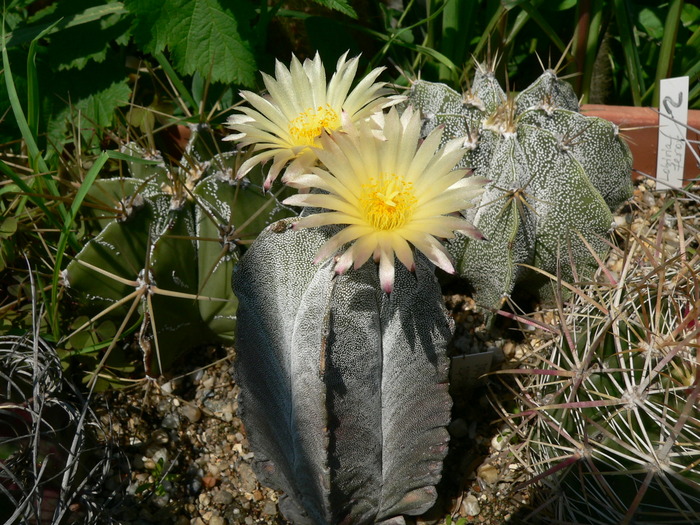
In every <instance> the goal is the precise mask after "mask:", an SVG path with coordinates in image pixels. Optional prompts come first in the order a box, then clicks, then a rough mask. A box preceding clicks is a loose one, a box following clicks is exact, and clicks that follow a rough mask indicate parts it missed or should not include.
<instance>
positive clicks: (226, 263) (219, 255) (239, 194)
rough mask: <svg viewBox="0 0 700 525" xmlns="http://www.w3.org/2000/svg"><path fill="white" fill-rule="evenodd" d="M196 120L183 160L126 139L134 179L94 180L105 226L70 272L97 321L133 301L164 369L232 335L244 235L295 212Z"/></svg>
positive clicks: (148, 361) (118, 315) (121, 315)
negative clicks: (244, 178) (169, 159)
mask: <svg viewBox="0 0 700 525" xmlns="http://www.w3.org/2000/svg"><path fill="white" fill-rule="evenodd" d="M206 132H207V129H206V128H203V129H198V128H195V129H194V130H193V133H192V137H191V140H190V143H189V145H188V147H187V150H186V152H185V156H184V157H183V159H182V160H181V162H180V165H179V166H178V167H176V168H170V167H167V166H166V165H165V163H164V162H163V160H162V158H161V157H160V155H159V154H156V155H147V154H146V153H145V152H144V151H143V150H142V149H140V148H139V147H138V146H136V145H135V144H133V143H132V144H130V145H128V146H126V147H125V153H127V154H128V156H129V158H130V159H131V160H130V161H129V168H130V172H131V176H130V177H121V178H116V179H103V180H98V181H96V182H95V184H94V185H93V186H92V187H91V188H90V191H89V196H90V197H91V198H92V200H93V201H95V202H105V201H106V202H107V204H106V205H102V206H101V208H102V210H99V209H98V211H97V220H98V221H99V223H100V225H101V226H102V227H103V230H102V231H101V232H100V233H99V234H98V235H97V237H95V238H94V239H93V240H91V241H90V242H89V243H88V244H87V245H86V246H85V248H84V249H83V250H82V251H81V252H80V253H78V255H77V256H76V257H75V259H74V260H73V261H72V262H71V263H70V264H69V265H68V268H67V270H66V272H65V274H64V277H65V283H66V285H67V286H68V288H69V291H70V292H71V293H72V295H73V297H74V298H76V299H77V300H79V301H80V303H81V304H82V305H83V306H84V307H85V309H86V310H87V312H88V313H89V314H91V315H93V319H92V320H93V321H94V320H96V319H99V318H101V317H103V316H109V317H111V318H113V319H115V322H117V323H119V324H121V323H122V322H126V321H128V319H126V321H124V319H125V318H127V317H128V316H129V315H130V312H133V310H134V308H135V306H138V307H139V311H140V313H141V315H142V316H143V318H142V319H143V320H142V323H141V327H140V336H139V343H140V345H141V348H142V350H143V351H144V354H145V355H144V364H145V368H146V373H147V374H149V375H151V374H157V373H160V372H162V371H164V370H166V369H167V368H168V367H169V366H170V365H171V363H172V362H173V360H174V359H175V358H177V357H178V356H179V355H180V354H181V353H182V352H183V351H184V350H186V349H187V348H190V347H193V346H196V345H200V344H203V343H207V342H215V341H232V340H233V333H234V328H235V311H236V299H235V296H234V295H233V292H232V291H231V290H230V286H229V280H230V274H231V271H232V269H233V265H234V264H235V263H236V261H237V260H238V256H239V242H240V240H241V239H242V238H245V237H247V236H250V237H252V236H253V235H252V233H253V232H256V233H257V232H259V231H260V230H262V229H263V228H264V227H265V226H266V225H267V224H269V222H270V221H271V220H276V219H279V218H281V217H284V216H287V215H289V213H288V212H287V211H285V210H284V209H282V208H281V207H279V206H278V205H277V201H276V198H275V196H274V195H267V196H265V195H263V194H262V192H261V190H260V188H255V187H254V186H253V185H251V184H250V183H248V182H245V183H244V182H236V181H234V178H233V173H234V169H235V167H236V164H237V162H238V158H237V155H235V154H216V155H212V154H211V153H208V156H207V153H206V152H208V151H210V149H211V148H209V147H205V146H206V142H205V139H206V137H207V133H206Z"/></svg>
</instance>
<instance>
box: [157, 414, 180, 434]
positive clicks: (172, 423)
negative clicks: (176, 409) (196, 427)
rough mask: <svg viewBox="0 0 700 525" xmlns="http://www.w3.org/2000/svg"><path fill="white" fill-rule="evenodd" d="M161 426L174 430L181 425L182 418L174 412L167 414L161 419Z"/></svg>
mask: <svg viewBox="0 0 700 525" xmlns="http://www.w3.org/2000/svg"><path fill="white" fill-rule="evenodd" d="M160 426H162V427H163V428H169V429H173V430H174V429H176V428H178V427H179V426H180V418H179V417H178V416H177V414H174V413H171V414H167V415H166V416H165V417H164V418H163V421H161V423H160Z"/></svg>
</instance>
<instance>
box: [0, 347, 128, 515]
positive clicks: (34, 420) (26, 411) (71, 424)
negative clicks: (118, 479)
mask: <svg viewBox="0 0 700 525" xmlns="http://www.w3.org/2000/svg"><path fill="white" fill-rule="evenodd" d="M0 392H1V394H0V521H2V522H3V523H13V524H18V525H28V524H34V523H56V524H58V523H85V524H87V523H111V520H110V519H109V517H108V516H106V515H107V514H109V512H110V509H107V508H105V507H104V502H99V503H98V502H97V501H96V498H94V494H93V491H95V490H96V489H97V490H99V489H101V487H102V485H103V484H104V483H105V480H106V478H107V476H108V475H109V472H110V467H111V459H112V456H111V452H112V447H111V446H110V445H109V444H108V443H105V442H102V443H100V442H98V440H97V439H96V436H97V435H99V434H101V433H103V431H104V430H103V428H102V426H101V424H100V421H99V418H98V416H97V415H96V414H95V413H94V412H93V410H92V409H91V407H90V406H89V404H88V402H87V400H86V399H85V398H84V397H82V396H81V394H80V393H79V392H78V390H77V389H76V388H75V387H74V386H73V385H72V384H71V383H70V382H69V381H68V380H67V379H66V378H64V376H63V370H62V368H61V362H60V360H59V357H58V355H57V354H56V351H55V350H54V349H53V348H52V347H51V346H49V345H48V344H47V343H46V342H44V341H43V340H42V339H39V338H34V337H32V336H31V335H24V336H12V335H2V336H0ZM114 496H115V497H117V494H115V495H114ZM76 504H78V510H77V511H76V509H75V505H76ZM71 508H72V510H71Z"/></svg>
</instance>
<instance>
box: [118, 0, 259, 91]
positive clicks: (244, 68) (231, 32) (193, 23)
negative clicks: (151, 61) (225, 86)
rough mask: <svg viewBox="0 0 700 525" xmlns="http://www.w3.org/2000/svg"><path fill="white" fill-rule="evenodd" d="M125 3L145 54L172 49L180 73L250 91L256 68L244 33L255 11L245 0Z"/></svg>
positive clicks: (139, 0)
mask: <svg viewBox="0 0 700 525" xmlns="http://www.w3.org/2000/svg"><path fill="white" fill-rule="evenodd" d="M226 4H227V5H226V6H224V5H222V2H220V1H219V0H172V1H170V2H162V1H160V0H125V2H124V6H125V7H126V8H127V9H128V10H129V11H131V12H132V13H133V14H134V15H135V16H136V21H135V27H134V30H133V31H134V38H135V39H136V41H137V42H138V43H140V44H142V45H143V46H144V48H145V49H146V51H148V52H151V53H159V52H161V51H164V50H165V49H166V48H167V49H169V50H170V52H171V53H172V57H173V62H174V65H175V67H176V69H178V70H179V71H180V72H182V73H184V74H187V75H190V74H192V73H194V72H195V71H196V72H198V73H200V74H201V75H203V76H205V77H207V78H211V80H212V81H214V82H227V83H236V84H241V85H244V86H249V87H252V86H253V85H254V84H255V76H256V71H257V65H256V62H255V56H254V54H253V45H252V43H251V42H250V41H249V39H248V38H247V35H245V34H244V32H245V31H246V30H247V28H250V27H251V26H252V24H253V17H254V15H255V13H254V11H253V9H252V6H251V4H250V3H249V2H247V1H244V0H237V1H236V2H235V3H234V2H227V3H226Z"/></svg>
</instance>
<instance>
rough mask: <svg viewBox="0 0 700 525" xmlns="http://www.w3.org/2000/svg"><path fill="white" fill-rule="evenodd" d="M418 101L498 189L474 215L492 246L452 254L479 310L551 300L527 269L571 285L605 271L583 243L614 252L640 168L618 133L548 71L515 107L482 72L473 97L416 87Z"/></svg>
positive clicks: (455, 245)
mask: <svg viewBox="0 0 700 525" xmlns="http://www.w3.org/2000/svg"><path fill="white" fill-rule="evenodd" d="M408 99H409V103H410V104H412V105H413V106H415V107H417V108H419V109H420V110H421V112H422V114H423V117H424V127H423V132H424V133H428V132H429V131H430V130H432V129H433V128H435V127H437V126H444V133H443V140H448V139H453V138H458V137H462V138H463V139H464V146H465V148H466V149H467V151H466V154H465V156H464V159H463V161H462V164H461V167H465V168H471V169H472V170H473V174H474V175H478V176H483V177H486V178H487V179H490V180H491V183H490V184H489V185H488V186H487V187H486V191H484V192H483V194H482V195H481V198H480V200H479V202H478V204H477V205H476V207H475V208H474V209H472V210H470V215H469V218H471V219H472V222H473V223H474V225H475V226H476V227H477V228H478V229H479V230H480V231H481V232H482V233H483V234H484V236H485V238H486V240H476V239H471V238H468V237H465V236H461V237H458V239H457V240H456V241H454V242H452V243H451V247H450V252H451V253H452V254H453V256H454V257H455V259H456V262H457V270H458V273H460V274H461V275H462V276H463V277H464V278H466V279H468V280H469V281H470V282H471V284H472V285H473V286H474V288H475V298H476V300H477V302H479V303H480V304H482V305H483V306H485V307H487V308H489V309H494V308H498V307H499V306H500V305H501V304H502V302H503V300H504V298H505V297H507V296H509V295H510V294H511V292H512V291H513V289H514V287H515V286H516V284H518V283H522V282H525V281H527V284H528V286H529V287H530V288H531V290H532V291H533V292H540V293H541V292H546V291H547V288H548V287H549V286H550V285H549V283H548V281H547V280H546V279H545V278H543V277H542V276H541V275H540V274H538V273H536V272H533V271H532V270H530V269H528V268H527V267H526V266H523V265H529V266H534V267H537V268H540V269H542V270H544V271H546V272H550V273H552V274H555V273H557V270H558V269H560V271H561V275H562V276H563V277H564V278H565V279H571V278H572V277H573V275H576V274H575V273H573V270H572V268H575V270H576V271H578V272H579V275H580V274H581V273H583V274H585V271H586V269H590V268H592V267H593V266H594V265H595V259H594V257H592V256H591V253H590V250H589V248H588V247H587V246H586V243H584V242H583V239H585V240H586V241H587V243H588V244H589V245H590V246H591V247H592V249H593V250H594V251H597V252H604V251H605V250H606V244H605V240H604V239H605V238H606V236H607V233H608V232H609V231H610V230H611V228H612V226H613V220H612V215H611V209H614V208H615V207H617V206H618V205H619V204H620V203H621V202H623V201H624V200H625V199H627V198H628V197H629V196H630V195H631V182H630V173H631V167H632V159H631V154H630V152H629V148H628V147H627V145H626V144H625V142H624V141H623V140H622V138H621V137H620V136H619V133H618V129H617V128H616V127H615V126H614V125H613V124H611V123H610V122H608V121H606V120H603V119H600V118H596V117H586V116H584V115H582V114H580V113H579V112H578V111H579V106H578V102H577V100H576V96H575V94H574V92H573V90H572V88H571V86H569V84H567V83H565V82H563V81H561V80H560V79H558V78H557V77H556V75H555V73H554V72H552V71H545V72H544V73H543V74H542V75H541V76H540V77H539V78H538V79H537V80H536V81H535V82H534V83H533V84H532V85H530V86H529V87H527V88H526V89H524V90H523V91H521V92H520V93H519V94H518V95H517V96H515V97H513V96H511V95H507V94H506V93H505V92H504V91H503V90H502V89H501V87H500V86H499V85H498V83H497V81H496V79H495V78H494V75H493V73H492V72H491V71H490V70H489V69H488V67H487V66H484V65H482V66H480V67H479V68H478V70H477V73H476V76H475V78H474V81H473V83H472V86H471V89H470V90H469V91H468V92H466V93H464V94H460V93H457V92H456V91H454V90H452V89H451V88H449V87H448V86H446V85H444V84H435V83H431V82H426V81H416V82H414V83H413V85H412V87H411V89H410V91H409V96H408Z"/></svg>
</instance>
